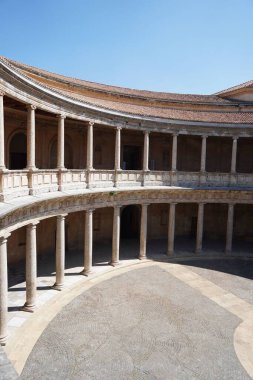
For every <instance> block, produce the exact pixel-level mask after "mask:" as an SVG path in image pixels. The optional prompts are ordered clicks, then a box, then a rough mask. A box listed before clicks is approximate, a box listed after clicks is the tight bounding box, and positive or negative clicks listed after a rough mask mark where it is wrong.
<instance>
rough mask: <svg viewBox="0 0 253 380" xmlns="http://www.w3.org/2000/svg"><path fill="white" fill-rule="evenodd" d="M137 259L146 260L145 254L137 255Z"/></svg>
mask: <svg viewBox="0 0 253 380" xmlns="http://www.w3.org/2000/svg"><path fill="white" fill-rule="evenodd" d="M138 259H139V260H147V256H146V255H145V256H138Z"/></svg>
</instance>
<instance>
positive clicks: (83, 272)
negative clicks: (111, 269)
mask: <svg viewBox="0 0 253 380" xmlns="http://www.w3.org/2000/svg"><path fill="white" fill-rule="evenodd" d="M80 274H81V275H82V276H85V277H88V276H90V275H91V274H92V271H91V270H86V269H83V270H82V271H81V272H80Z"/></svg>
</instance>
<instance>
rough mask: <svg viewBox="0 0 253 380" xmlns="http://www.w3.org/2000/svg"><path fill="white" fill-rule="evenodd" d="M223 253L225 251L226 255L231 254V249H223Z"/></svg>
mask: <svg viewBox="0 0 253 380" xmlns="http://www.w3.org/2000/svg"><path fill="white" fill-rule="evenodd" d="M224 253H225V255H226V256H229V255H231V253H232V250H231V249H225V252H224Z"/></svg>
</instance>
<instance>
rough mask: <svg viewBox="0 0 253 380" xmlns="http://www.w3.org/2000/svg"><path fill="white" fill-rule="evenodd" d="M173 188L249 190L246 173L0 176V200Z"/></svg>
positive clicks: (251, 178) (111, 172)
mask: <svg viewBox="0 0 253 380" xmlns="http://www.w3.org/2000/svg"><path fill="white" fill-rule="evenodd" d="M114 186H116V187H120V188H126V187H139V186H140V187H141V186H144V187H145V186H148V187H150V186H151V187H152V186H176V187H188V188H236V189H237V188H238V189H251V188H253V176H252V174H247V173H244V174H243V173H240V174H239V173H209V172H180V171H175V172H171V171H151V170H150V171H142V170H116V171H115V170H100V169H99V170H94V169H92V170H78V169H73V170H66V169H64V170H58V169H52V170H44V169H43V170H38V169H36V170H34V171H31V170H15V171H14V170H10V171H3V172H1V173H0V200H1V201H8V200H11V199H14V198H18V197H22V196H28V195H39V194H42V193H49V192H56V191H71V190H84V189H87V188H93V189H95V188H111V187H114Z"/></svg>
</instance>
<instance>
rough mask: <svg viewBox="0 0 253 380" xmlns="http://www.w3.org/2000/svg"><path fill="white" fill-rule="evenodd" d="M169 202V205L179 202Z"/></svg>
mask: <svg viewBox="0 0 253 380" xmlns="http://www.w3.org/2000/svg"><path fill="white" fill-rule="evenodd" d="M168 204H169V205H177V204H178V202H169V203H168Z"/></svg>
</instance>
